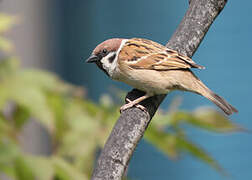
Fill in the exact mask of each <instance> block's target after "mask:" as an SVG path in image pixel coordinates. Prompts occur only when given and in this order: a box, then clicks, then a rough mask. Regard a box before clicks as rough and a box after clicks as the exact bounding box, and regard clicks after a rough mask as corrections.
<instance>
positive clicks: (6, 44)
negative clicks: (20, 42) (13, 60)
mask: <svg viewBox="0 0 252 180" xmlns="http://www.w3.org/2000/svg"><path fill="white" fill-rule="evenodd" d="M0 50H2V51H4V52H11V51H12V50H13V44H12V43H11V42H10V41H9V40H8V39H6V38H4V37H1V36H0Z"/></svg>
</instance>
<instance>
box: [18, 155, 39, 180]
mask: <svg viewBox="0 0 252 180" xmlns="http://www.w3.org/2000/svg"><path fill="white" fill-rule="evenodd" d="M15 171H16V174H17V177H18V179H19V180H27V179H29V180H33V179H34V180H35V176H34V173H33V171H32V168H31V166H30V165H29V163H27V160H26V159H25V158H24V157H23V156H19V157H17V158H16V160H15Z"/></svg>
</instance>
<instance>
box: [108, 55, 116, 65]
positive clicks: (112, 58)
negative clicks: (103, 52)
mask: <svg viewBox="0 0 252 180" xmlns="http://www.w3.org/2000/svg"><path fill="white" fill-rule="evenodd" d="M115 57H116V53H114V55H113V56H111V57H109V59H108V60H109V63H113V62H114V60H115Z"/></svg>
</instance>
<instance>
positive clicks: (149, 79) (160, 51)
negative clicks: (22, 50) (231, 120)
mask: <svg viewBox="0 0 252 180" xmlns="http://www.w3.org/2000/svg"><path fill="white" fill-rule="evenodd" d="M87 62H88V63H93V62H94V63H96V65H97V66H98V67H99V68H100V69H101V70H103V71H104V72H105V73H106V74H107V75H108V76H109V77H111V78H112V79H113V80H117V81H122V82H125V83H127V84H129V85H131V86H133V87H135V88H137V89H139V90H142V91H144V92H146V94H145V95H144V96H142V97H140V98H137V99H135V100H134V101H130V102H129V103H127V104H125V105H123V106H122V107H121V108H120V110H121V111H123V110H125V109H127V108H130V107H132V106H134V105H138V103H139V102H141V101H143V100H144V99H146V98H148V97H151V96H154V95H158V94H167V93H168V92H170V91H173V90H182V91H190V92H194V93H197V94H200V95H202V96H205V97H206V98H207V99H209V100H210V101H212V102H213V103H214V104H216V105H217V106H218V107H220V108H221V109H222V110H223V111H224V112H225V113H226V114H227V115H230V114H232V113H233V112H238V111H237V110H236V109H235V108H234V107H233V106H231V105H230V104H228V103H227V102H226V101H225V100H224V99H223V98H221V97H220V96H218V95H217V94H215V93H214V92H212V91H211V90H210V89H208V88H207V87H206V86H205V85H204V84H203V83H202V82H201V81H200V79H198V78H197V77H196V76H195V75H194V74H193V72H192V71H191V70H190V68H199V69H204V67H203V66H200V65H198V64H196V63H195V62H194V61H193V60H192V59H190V58H189V57H187V56H184V55H182V54H179V53H178V52H177V51H174V50H171V49H168V48H167V47H165V46H163V45H160V44H158V43H156V42H153V41H151V40H147V39H140V38H133V39H119V38H114V39H109V40H106V41H104V42H102V43H101V44H99V45H98V46H97V47H96V48H95V49H94V51H93V53H92V55H91V56H90V57H89V58H88V60H87Z"/></svg>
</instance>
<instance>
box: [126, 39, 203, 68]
mask: <svg viewBox="0 0 252 180" xmlns="http://www.w3.org/2000/svg"><path fill="white" fill-rule="evenodd" d="M130 46H134V48H132V47H130ZM124 48H125V49H124V52H125V53H127V54H125V55H124V57H128V58H124V59H125V60H126V62H125V63H127V64H128V66H129V67H131V68H134V69H152V70H158V71H166V70H174V69H188V68H199V69H204V67H203V66H201V65H198V64H196V63H195V62H194V61H193V60H192V59H191V58H189V57H187V56H184V55H181V54H179V53H178V52H177V51H174V50H171V49H168V48H166V47H165V46H162V45H160V44H158V43H156V42H153V41H150V40H146V39H137V38H134V39H130V40H129V41H128V42H127V43H126V44H125V46H124ZM122 56H123V55H122ZM129 57H130V58H129Z"/></svg>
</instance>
